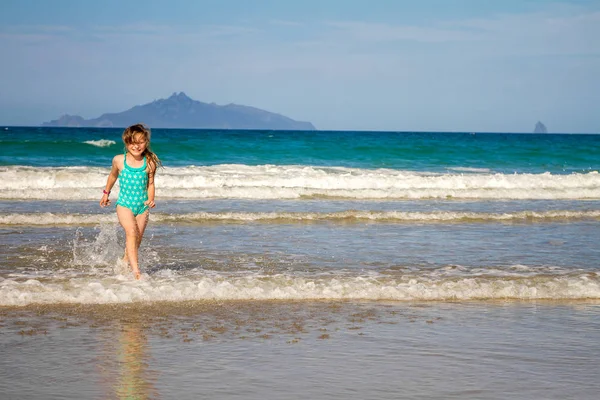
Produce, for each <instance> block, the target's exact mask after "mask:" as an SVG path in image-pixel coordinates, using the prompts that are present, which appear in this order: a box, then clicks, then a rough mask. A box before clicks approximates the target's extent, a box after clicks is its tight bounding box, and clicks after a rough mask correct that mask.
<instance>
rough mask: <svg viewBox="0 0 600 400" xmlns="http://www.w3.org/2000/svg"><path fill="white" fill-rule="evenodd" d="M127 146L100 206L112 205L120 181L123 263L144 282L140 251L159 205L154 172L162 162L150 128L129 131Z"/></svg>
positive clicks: (114, 163)
mask: <svg viewBox="0 0 600 400" xmlns="http://www.w3.org/2000/svg"><path fill="white" fill-rule="evenodd" d="M123 143H125V154H119V155H116V156H115V157H114V158H113V160H112V169H111V171H110V174H109V175H108V180H107V182H106V188H105V189H104V190H103V191H102V192H103V193H104V194H103V195H102V199H101V200H100V206H101V207H106V206H108V205H110V200H109V199H108V196H109V195H110V190H111V189H112V187H113V186H114V184H115V182H116V181H117V178H118V179H119V186H120V189H119V198H118V200H117V217H118V218H119V223H120V224H121V226H122V227H123V229H124V230H125V256H124V257H123V261H125V263H129V264H130V265H131V269H132V271H133V274H134V276H135V279H140V268H139V265H138V248H139V247H140V244H141V243H142V237H143V236H144V230H145V229H146V224H147V223H148V215H149V209H150V208H154V206H155V204H154V190H155V189H154V173H155V172H156V167H157V166H159V165H161V162H160V160H159V159H158V157H157V156H156V154H154V153H153V152H152V150H150V129H149V128H148V127H146V126H145V125H143V124H136V125H132V126H130V127H129V128H127V129H125V131H124V132H123Z"/></svg>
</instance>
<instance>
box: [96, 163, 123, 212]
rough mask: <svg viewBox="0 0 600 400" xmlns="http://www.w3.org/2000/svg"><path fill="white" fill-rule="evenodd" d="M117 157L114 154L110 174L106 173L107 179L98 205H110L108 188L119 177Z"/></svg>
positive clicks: (109, 188)
mask: <svg viewBox="0 0 600 400" xmlns="http://www.w3.org/2000/svg"><path fill="white" fill-rule="evenodd" d="M118 157H119V156H115V157H114V158H113V161H112V168H111V170H110V174H109V175H108V179H107V180H106V187H105V188H104V190H103V194H102V199H100V207H106V206H108V205H110V200H109V198H108V196H110V190H111V189H112V187H113V186H114V185H115V182H116V181H117V179H118V178H119V163H118Z"/></svg>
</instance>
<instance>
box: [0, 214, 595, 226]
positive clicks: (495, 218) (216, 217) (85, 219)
mask: <svg viewBox="0 0 600 400" xmlns="http://www.w3.org/2000/svg"><path fill="white" fill-rule="evenodd" d="M583 219H600V210H588V211H569V210H554V211H519V212H512V213H480V212H462V211H433V212H405V211H357V210H347V211H338V212H329V213H319V212H193V213H182V214H166V213H152V221H153V222H158V223H161V222H163V223H205V222H206V223H214V222H234V223H235V222H238V223H246V222H266V223H271V222H274V223H276V222H285V223H289V222H299V223H304V222H311V221H331V222H347V221H357V222H387V223H411V222H418V223H477V222H481V223H484V222H552V221H560V220H570V221H572V220H583ZM104 223H117V217H116V215H115V214H114V213H102V214H66V213H0V226H1V225H30V226H36V225H39V226H43V225H78V226H79V225H97V224H104Z"/></svg>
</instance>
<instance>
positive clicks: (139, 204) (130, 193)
mask: <svg viewBox="0 0 600 400" xmlns="http://www.w3.org/2000/svg"><path fill="white" fill-rule="evenodd" d="M119 185H120V189H119V199H118V200H117V205H118V206H122V207H126V208H129V209H130V210H131V212H133V215H134V216H137V215H140V214H142V213H143V212H145V211H146V210H147V209H148V206H147V205H146V204H144V202H145V201H147V200H148V173H147V172H146V157H144V165H142V166H141V167H139V168H133V167H130V166H129V165H127V153H125V156H124V157H123V169H122V170H121V173H120V174H119Z"/></svg>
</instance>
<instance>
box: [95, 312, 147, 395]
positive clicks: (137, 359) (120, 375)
mask: <svg viewBox="0 0 600 400" xmlns="http://www.w3.org/2000/svg"><path fill="white" fill-rule="evenodd" d="M116 328H117V329H119V332H118V333H117V337H116V339H117V340H114V339H115V337H114V336H113V335H114V333H115V332H114V330H111V331H112V332H105V333H107V334H109V335H110V336H111V337H112V340H111V339H109V338H105V339H106V340H103V342H104V343H105V344H106V345H105V347H104V357H102V361H101V363H100V364H101V365H99V367H100V371H101V375H102V381H103V385H102V386H103V387H104V396H106V397H107V398H116V399H156V398H159V395H158V392H157V390H156V388H155V386H154V382H155V381H156V372H155V371H154V370H153V369H152V368H151V367H150V365H151V361H152V360H151V356H150V349H149V343H148V338H147V333H145V332H144V329H143V326H142V324H141V323H140V322H137V321H136V322H122V324H120V327H116Z"/></svg>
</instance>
